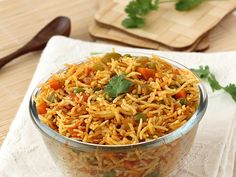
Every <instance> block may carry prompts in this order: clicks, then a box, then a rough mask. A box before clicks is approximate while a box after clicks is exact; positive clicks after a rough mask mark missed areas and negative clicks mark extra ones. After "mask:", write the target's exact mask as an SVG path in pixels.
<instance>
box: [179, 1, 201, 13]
mask: <svg viewBox="0 0 236 177" xmlns="http://www.w3.org/2000/svg"><path fill="white" fill-rule="evenodd" d="M203 1H205V0H179V1H178V2H177V3H176V4H175V9H176V10H179V11H186V10H190V9H192V8H194V7H196V6H198V5H199V4H201V3H202V2H203Z"/></svg>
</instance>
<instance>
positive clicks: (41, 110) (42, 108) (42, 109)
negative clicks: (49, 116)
mask: <svg viewBox="0 0 236 177" xmlns="http://www.w3.org/2000/svg"><path fill="white" fill-rule="evenodd" d="M46 108H47V104H46V103H45V102H43V103H41V104H39V105H38V106H37V112H38V114H45V113H47V110H46Z"/></svg>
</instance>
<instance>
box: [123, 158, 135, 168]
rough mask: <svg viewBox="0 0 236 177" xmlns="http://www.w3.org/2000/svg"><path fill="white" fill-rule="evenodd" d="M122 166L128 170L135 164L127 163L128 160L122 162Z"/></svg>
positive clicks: (132, 162)
mask: <svg viewBox="0 0 236 177" xmlns="http://www.w3.org/2000/svg"><path fill="white" fill-rule="evenodd" d="M124 166H125V167H126V168H128V169H132V168H133V167H134V166H135V162H134V161H129V160H125V161H124Z"/></svg>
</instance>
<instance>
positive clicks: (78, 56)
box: [0, 36, 236, 177]
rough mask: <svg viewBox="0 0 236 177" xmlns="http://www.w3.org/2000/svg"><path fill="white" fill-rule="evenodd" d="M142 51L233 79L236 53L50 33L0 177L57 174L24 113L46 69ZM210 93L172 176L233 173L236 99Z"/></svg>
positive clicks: (1, 158)
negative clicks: (134, 45) (111, 53)
mask: <svg viewBox="0 0 236 177" xmlns="http://www.w3.org/2000/svg"><path fill="white" fill-rule="evenodd" d="M112 48H115V49H116V51H118V52H127V53H129V52H142V53H151V54H158V55H160V56H164V57H167V58H171V59H174V60H176V61H178V62H180V63H182V64H184V65H186V66H188V67H190V68H191V67H198V66H199V65H209V66H210V69H211V71H212V72H214V73H215V75H216V78H217V79H218V80H219V81H220V83H222V84H223V85H225V84H227V83H230V82H232V83H236V69H235V68H236V52H225V53H211V54H201V53H178V52H159V51H155V50H145V49H134V48H125V47H119V46H115V45H106V44H96V43H91V42H83V41H79V40H73V39H69V38H65V37H60V36H57V37H53V38H52V39H51V40H50V41H49V43H48V45H47V47H46V48H45V50H44V51H43V54H42V56H41V59H40V62H39V64H38V67H37V69H36V72H35V74H34V77H33V79H32V82H31V84H30V86H29V88H28V91H27V93H26V95H25V98H24V100H23V102H22V104H21V106H20V108H19V111H18V112H17V114H16V117H15V120H14V121H13V123H12V125H11V128H10V131H9V133H8V135H7V137H6V139H5V141H4V143H3V145H2V146H1V149H0V176H1V177H18V176H19V177H32V176H38V177H60V176H63V175H62V173H61V172H60V170H59V169H58V168H57V167H56V166H55V164H54V162H53V161H52V159H51V157H50V155H49V153H48V151H47V149H46V147H45V145H44V143H43V140H42V138H41V135H40V133H39V132H38V130H37V129H36V127H34V125H33V124H32V122H31V120H30V116H29V113H28V102H29V98H30V95H31V93H32V90H33V89H34V88H35V87H36V86H37V84H38V83H39V81H40V80H41V79H42V78H44V77H45V76H47V75H48V74H49V73H51V72H53V71H56V70H58V69H60V68H62V66H63V64H64V63H71V62H79V61H81V60H82V59H84V58H85V57H87V56H89V55H90V54H91V52H109V51H111V50H112ZM206 87H207V90H208V93H209V105H208V109H207V112H206V114H205V116H204V118H203V120H202V121H201V123H200V126H199V129H198V133H197V136H196V139H195V142H194V145H193V147H192V149H191V152H190V154H189V155H188V158H187V160H186V161H185V165H184V166H183V168H182V169H180V170H178V171H177V172H176V173H177V174H176V175H174V176H176V177H232V176H233V169H234V162H235V153H236V146H235V138H236V136H235V129H236V103H235V102H234V101H233V100H232V98H231V97H230V96H229V95H227V94H225V93H224V92H223V91H217V92H214V93H213V92H212V91H211V89H210V87H209V86H208V85H207V84H206Z"/></svg>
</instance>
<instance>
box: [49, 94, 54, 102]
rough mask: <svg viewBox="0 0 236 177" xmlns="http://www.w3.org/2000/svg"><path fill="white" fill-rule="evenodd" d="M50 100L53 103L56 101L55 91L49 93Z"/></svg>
mask: <svg viewBox="0 0 236 177" xmlns="http://www.w3.org/2000/svg"><path fill="white" fill-rule="evenodd" d="M48 101H50V102H51V103H55V101H56V96H55V93H51V95H49V97H48Z"/></svg>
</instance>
